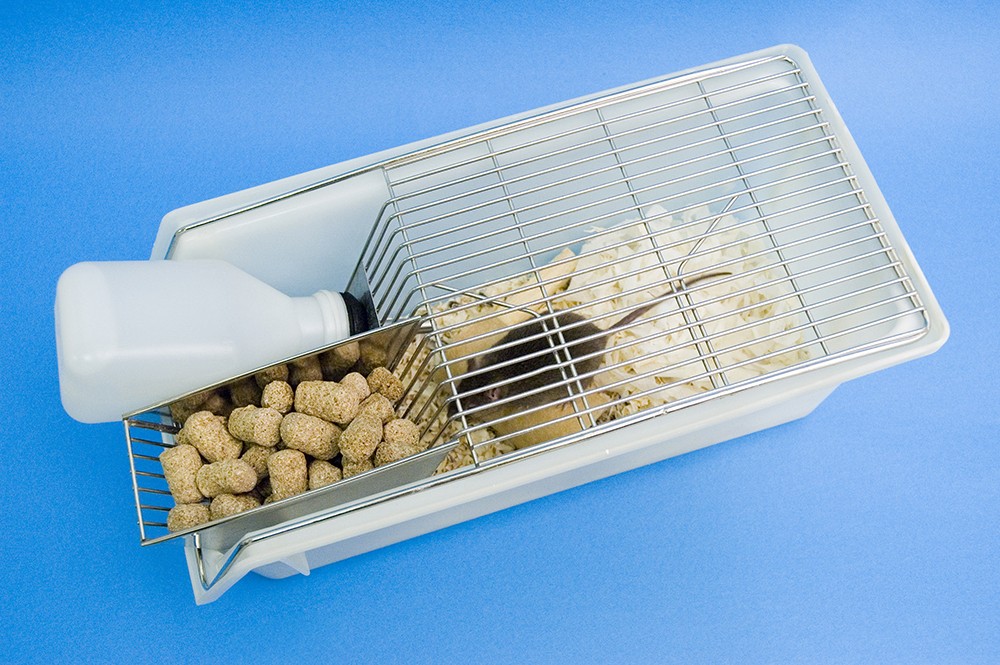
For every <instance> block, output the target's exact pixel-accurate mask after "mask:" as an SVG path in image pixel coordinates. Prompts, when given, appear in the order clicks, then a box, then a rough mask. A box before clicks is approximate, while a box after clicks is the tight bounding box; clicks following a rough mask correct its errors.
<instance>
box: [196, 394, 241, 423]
mask: <svg viewBox="0 0 1000 665" xmlns="http://www.w3.org/2000/svg"><path fill="white" fill-rule="evenodd" d="M201 408H202V409H203V410H205V411H211V412H212V413H214V414H215V415H217V416H225V417H226V418H228V417H229V414H230V413H232V412H233V409H234V408H236V407H235V406H234V405H233V403H232V402H230V401H229V399H228V398H227V397H226V396H225V395H223V394H222V393H219V392H214V393H212V394H211V395H209V396H208V399H206V400H205V403H204V404H202V405H201Z"/></svg>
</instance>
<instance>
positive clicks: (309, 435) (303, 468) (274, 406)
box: [160, 343, 427, 531]
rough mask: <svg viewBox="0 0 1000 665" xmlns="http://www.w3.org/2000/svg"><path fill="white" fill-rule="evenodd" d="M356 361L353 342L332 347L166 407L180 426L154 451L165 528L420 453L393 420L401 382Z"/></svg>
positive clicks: (405, 427)
mask: <svg viewBox="0 0 1000 665" xmlns="http://www.w3.org/2000/svg"><path fill="white" fill-rule="evenodd" d="M363 356H364V354H362V353H361V352H360V350H359V346H358V344H357V343H354V344H346V345H342V346H339V347H337V348H336V349H333V350H331V351H327V352H325V353H323V354H320V355H319V356H311V357H309V358H305V359H302V360H300V361H295V362H292V363H289V364H287V365H276V366H274V367H270V368H268V369H267V370H264V371H262V372H258V373H257V374H256V375H254V376H253V377H250V378H247V379H243V380H242V381H238V382H236V383H234V384H232V385H230V386H228V387H227V388H226V389H224V390H217V391H209V392H205V393H199V394H198V395H193V396H191V397H189V398H186V399H184V400H182V401H179V402H176V403H174V404H172V405H171V407H170V410H171V413H172V415H173V417H174V420H176V421H177V422H179V423H183V424H184V426H183V427H182V428H181V430H180V431H179V432H178V433H177V434H176V436H175V441H176V445H174V446H173V447H171V448H168V449H166V450H164V451H163V453H162V454H161V455H160V463H161V465H162V467H163V475H164V477H165V478H166V481H167V485H168V486H169V488H170V493H171V495H172V496H173V499H174V502H175V504H176V505H175V506H174V507H173V508H172V509H171V510H170V512H169V513H168V515H167V528H168V529H169V530H170V531H181V530H183V529H188V528H191V527H194V526H198V525H200V524H204V523H206V522H209V521H211V520H216V519H221V518H223V517H228V516H229V515H234V514H236V513H240V512H243V511H245V510H250V509H251V508H256V507H257V506H260V505H262V504H266V503H271V502H274V501H279V500H281V499H285V498H288V497H291V496H295V495H297V494H301V493H303V492H306V491H307V490H313V489H317V488H320V487H324V486H326V485H329V484H331V483H335V482H337V481H339V480H341V479H343V478H349V477H350V476H353V475H357V474H359V473H362V472H364V471H368V470H370V469H374V468H375V467H377V466H382V465H384V464H389V463H391V462H395V461H397V460H400V459H403V458H404V457H408V456H410V455H414V454H416V453H418V452H421V451H423V450H425V449H426V448H427V446H426V445H425V444H423V443H421V441H420V433H419V431H418V429H417V426H416V425H414V424H413V422H411V421H410V420H408V419H405V418H397V417H396V412H395V409H394V408H393V405H394V404H395V403H397V402H398V401H399V399H400V398H401V397H402V394H403V384H402V383H401V382H400V380H399V378H398V377H396V376H395V375H394V374H393V373H392V372H390V371H389V370H388V369H386V368H385V367H383V366H380V365H373V364H372V363H371V358H365V357H363ZM383 362H384V360H383Z"/></svg>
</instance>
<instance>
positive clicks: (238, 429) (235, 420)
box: [229, 404, 282, 446]
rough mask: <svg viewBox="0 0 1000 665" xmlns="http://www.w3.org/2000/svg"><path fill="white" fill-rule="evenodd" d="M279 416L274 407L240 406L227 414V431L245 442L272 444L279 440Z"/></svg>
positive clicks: (262, 444)
mask: <svg viewBox="0 0 1000 665" xmlns="http://www.w3.org/2000/svg"><path fill="white" fill-rule="evenodd" d="M281 418H282V416H281V413H280V412H279V411H278V410H276V409H271V408H268V407H264V408H258V407H256V406H254V405H253V404H250V405H248V406H242V407H240V408H238V409H234V410H233V412H232V413H231V414H230V415H229V433H230V434H232V435H233V436H235V437H236V438H237V439H240V440H241V441H246V442H247V443H256V444H257V445H258V446H273V445H276V444H277V443H278V441H280V440H281V434H280V433H279V428H280V427H281Z"/></svg>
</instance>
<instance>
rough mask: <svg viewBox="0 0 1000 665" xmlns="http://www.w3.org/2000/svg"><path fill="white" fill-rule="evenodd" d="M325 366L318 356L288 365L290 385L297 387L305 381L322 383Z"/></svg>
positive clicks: (294, 361)
mask: <svg viewBox="0 0 1000 665" xmlns="http://www.w3.org/2000/svg"><path fill="white" fill-rule="evenodd" d="M322 380H323V366H322V365H321V364H320V362H319V358H317V357H316V356H308V357H306V358H299V359H298V360H293V361H292V362H290V363H288V383H290V384H292V386H297V385H299V384H300V383H302V382H303V381H322Z"/></svg>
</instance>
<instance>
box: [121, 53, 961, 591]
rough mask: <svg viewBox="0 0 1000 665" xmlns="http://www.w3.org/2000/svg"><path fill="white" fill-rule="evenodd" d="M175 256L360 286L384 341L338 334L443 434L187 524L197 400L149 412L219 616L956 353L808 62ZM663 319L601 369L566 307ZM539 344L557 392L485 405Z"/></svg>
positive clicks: (187, 226)
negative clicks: (364, 468)
mask: <svg viewBox="0 0 1000 665" xmlns="http://www.w3.org/2000/svg"><path fill="white" fill-rule="evenodd" d="M152 258H153V259H169V260H174V259H191V258H216V259H223V260H225V261H228V262H230V263H232V264H234V265H236V266H237V267H239V268H242V269H243V270H245V271H247V272H249V273H250V274H252V275H254V276H256V277H257V278H259V279H261V280H263V281H265V282H267V283H268V284H270V285H272V286H274V287H276V288H278V289H280V290H282V291H284V292H285V293H287V294H289V295H308V294H310V293H312V292H314V291H316V290H317V289H319V288H342V287H343V286H345V285H347V287H348V289H349V290H350V292H351V293H353V294H354V295H355V296H357V297H358V298H359V299H360V300H362V301H363V302H364V303H365V305H366V307H367V308H368V310H369V316H370V317H371V318H372V320H375V321H377V322H378V324H379V326H380V327H379V328H378V329H376V330H374V331H372V332H369V333H366V334H364V335H361V336H359V337H356V338H352V339H351V340H348V341H346V342H341V343H338V344H353V343H358V342H360V343H361V344H362V346H364V347H365V348H367V349H368V350H369V352H372V353H375V354H377V355H378V356H379V358H381V360H382V361H383V362H385V363H386V364H388V365H389V366H390V367H391V368H392V369H394V370H395V371H396V373H397V374H398V375H399V376H400V377H401V378H402V380H403V384H404V386H406V387H407V394H406V396H404V398H403V399H402V400H401V402H400V404H399V405H398V412H399V413H401V414H402V413H405V414H406V415H408V416H410V417H412V418H413V419H414V420H415V421H416V422H417V423H418V425H419V426H420V428H421V432H422V436H423V437H424V441H425V443H429V444H432V445H430V447H429V448H428V449H427V450H425V451H424V452H422V453H419V454H416V455H414V456H412V457H410V458H407V459H404V460H401V461H398V462H395V463H393V464H389V465H387V466H381V467H377V468H375V469H374V470H372V471H368V472H366V473H363V474H361V475H357V476H353V477H351V478H349V479H346V480H343V481H340V482H338V483H334V484H333V485H330V486H327V487H325V488H322V489H319V490H314V491H311V492H307V493H306V494H303V495H300V496H297V497H292V498H290V499H285V500H282V501H279V502H275V503H273V504H270V505H264V506H261V507H260V508H256V509H253V510H251V511H249V512H246V513H242V514H239V515H234V516H231V517H229V518H225V519H222V520H217V521H216V522H210V523H209V524H206V525H203V526H201V527H197V528H192V529H188V530H186V531H182V532H179V533H169V532H167V530H166V529H165V524H164V523H165V515H166V511H167V509H168V508H169V507H170V506H171V505H172V502H171V501H170V497H169V493H168V492H167V491H166V489H165V488H166V485H165V483H164V481H163V477H162V470H161V468H160V466H159V462H158V459H157V458H158V455H159V453H160V452H161V451H162V450H163V449H164V448H165V447H167V446H170V445H173V442H174V441H173V433H175V432H176V431H177V423H174V422H173V421H172V420H171V418H170V416H169V411H168V410H167V409H166V408H165V406H166V405H167V404H169V403H170V402H172V401H174V400H176V399H177V398H178V397H180V396H177V395H170V396H167V395H165V396H164V398H165V399H164V402H163V403H162V404H158V405H152V406H151V407H150V408H148V409H144V410H143V411H142V412H140V413H135V414H127V415H126V417H125V419H124V421H125V430H126V436H127V439H128V446H129V455H130V463H131V467H132V477H133V480H134V489H135V498H136V504H137V510H138V514H139V527H140V534H141V539H142V542H143V544H152V543H158V542H162V541H165V540H170V539H172V538H177V537H182V538H183V541H184V549H185V553H186V558H187V564H188V569H189V572H190V576H191V581H192V585H193V589H194V595H195V599H196V601H197V602H198V603H206V602H210V601H212V600H214V599H215V598H217V597H218V596H219V595H221V594H222V593H223V592H224V591H225V590H226V589H228V588H229V587H230V586H231V585H232V584H233V583H235V582H236V581H237V580H238V579H240V578H241V577H242V576H243V575H245V574H246V573H247V572H250V571H254V572H257V573H259V574H261V575H264V576H267V577H273V578H280V577H285V576H288V575H292V574H295V573H302V574H308V573H309V572H310V570H311V569H313V568H316V567H317V566H322V565H325V564H328V563H332V562H335V561H338V560H340V559H344V558H346V557H350V556H353V555H355V554H359V553H362V552H366V551H369V550H372V549H375V548H378V547H382V546H384V545H388V544H390V543H394V542H398V541H401V540H404V539H407V538H411V537H413V536H416V535H420V534H423V533H426V532H429V531H432V530H435V529H439V528H442V527H445V526H448V525H451V524H455V523H458V522H461V521H464V520H468V519H471V518H474V517H477V516H480V515H484V514H486V513H490V512H492V511H496V510H500V509H503V508H506V507H508V506H511V505H515V504H518V503H521V502H524V501H528V500H530V499H533V498H536V497H540V496H544V495H546V494H550V493H553V492H557V491H560V490H563V489H566V488H569V487H573V486H575V485H579V484H581V483H584V482H587V481H590V480H594V479H597V478H602V477H605V476H608V475H611V474H615V473H618V472H621V471H625V470H628V469H632V468H635V467H637V466H640V465H644V464H648V463H651V462H655V461H658V460H662V459H665V458H668V457H671V456H674V455H679V454H681V453H685V452H688V451H691V450H695V449H697V448H701V447H704V446H707V445H710V444H713V443H717V442H720V441H724V440H727V439H731V438H734V437H738V436H741V435H744V434H747V433H749V432H753V431H757V430H760V429H763V428H767V427H771V426H774V425H778V424H780V423H784V422H787V421H790V420H793V419H796V418H800V417H802V416H805V415H806V414H808V413H809V412H810V411H812V409H814V408H815V407H816V406H817V405H818V404H819V403H820V402H821V401H822V400H823V399H824V398H825V397H826V396H827V395H828V394H830V392H831V391H832V390H833V389H834V388H835V387H836V386H837V385H839V384H840V383H841V382H843V381H846V380H847V379H851V378H854V377H858V376H861V375H863V374H867V373H869V372H873V371H875V370H878V369H881V368H884V367H888V366H890V365H894V364H896V363H900V362H903V361H905V360H909V359H912V358H916V357H918V356H922V355H925V354H928V353H931V352H933V351H934V350H936V349H937V348H938V347H939V346H940V345H941V344H943V343H944V341H945V339H946V338H947V335H948V327H947V323H946V321H945V319H944V317H943V315H942V313H941V310H940V308H939V306H938V304H937V302H936V301H935V299H934V296H933V294H932V293H931V291H930V288H929V287H928V285H927V282H926V281H925V279H924V276H923V275H922V274H921V272H920V269H919V268H918V266H917V264H916V262H915V261H914V259H913V256H912V255H911V253H910V250H909V248H908V247H907V245H906V242H905V241H904V239H903V237H902V235H901V233H900V231H899V228H898V227H897V225H896V221H895V220H894V219H893V216H892V214H891V212H890V211H889V208H888V206H887V205H886V202H885V200H884V199H883V197H882V195H881V193H880V192H879V189H878V187H877V186H876V184H875V181H874V180H873V178H872V175H871V173H870V172H869V170H868V168H867V166H866V165H865V162H864V160H863V159H862V157H861V155H860V153H859V152H858V148H857V147H856V146H855V144H854V141H853V140H852V139H851V136H850V134H849V133H848V131H847V129H846V127H845V126H844V123H843V121H842V120H841V118H840V116H839V114H838V113H837V110H836V108H835V107H834V105H833V102H832V101H831V100H830V98H829V96H828V94H827V92H826V90H825V89H824V88H823V85H822V83H821V82H820V80H819V77H818V76H817V74H816V71H815V70H814V68H813V66H812V64H811V63H810V61H809V58H808V57H807V55H806V54H805V53H804V52H803V51H802V50H800V49H798V48H797V47H794V46H778V47H774V48H770V49H767V50H764V51H759V52H756V53H752V54H749V55H744V56H740V57H737V58H732V59H729V60H725V61H722V62H718V63H715V64H711V65H707V66H704V67H698V68H696V69H692V70H688V71H684V72H680V73H677V74H671V75H668V76H664V77H662V78H657V79H653V80H650V81H646V82H643V83H639V84H635V85H629V86H626V87H622V88H618V89H615V90H611V91H607V92H602V93H599V94H595V95H591V96H588V97H584V98H581V99H577V100H574V101H571V102H566V103H562V104H557V105H554V106H550V107H547V108H544V109H539V110H536V111H531V112H528V113H523V114H520V115H517V116H514V117H511V118H506V119H503V120H498V121H496V122H491V123H487V124H485V125H481V126H479V127H474V128H471V129H467V130H463V131H459V132H454V133H451V134H448V135H445V136H442V137H438V138H434V139H429V140H426V141H422V142H419V143H415V144H412V145H408V146H404V147H401V148H397V149H394V150H389V151H386V152H382V153H378V154H375V155H371V156H368V157H362V158H359V159H354V160H351V161H348V162H344V163H342V164H338V165H334V166H330V167H326V168H322V169H319V170H316V171H312V172H309V173H304V174H301V175H297V176H294V177H291V178H287V179H284V180H280V181H277V182H273V183H269V184H266V185H262V186H260V187H255V188H253V189H249V190H246V191H242V192H237V193H234V194H231V195H228V196H224V197H221V198H218V199H214V200H210V201H206V202H203V203H198V204H195V205H192V206H188V207H185V208H181V209H179V210H176V211H174V212H171V213H170V214H168V215H167V216H166V217H165V218H164V219H163V221H162V224H161V226H160V229H159V233H158V235H157V238H156V242H155V245H154V247H153V252H152ZM651 301H656V303H657V306H656V307H654V308H653V309H651V310H650V311H648V312H646V313H644V314H643V315H642V316H641V317H640V318H639V320H638V321H636V322H635V323H634V324H632V325H630V326H629V327H628V328H627V330H623V331H619V332H616V333H615V334H614V335H613V336H611V338H610V341H609V342H608V351H607V353H606V355H602V359H603V362H602V363H601V364H600V366H599V367H598V369H596V370H586V368H582V365H581V364H580V360H579V359H577V360H576V361H575V362H570V360H569V357H568V356H567V352H568V351H573V349H572V348H569V347H570V345H569V344H568V342H567V339H568V337H569V335H570V333H571V332H572V331H571V330H569V329H568V327H567V325H568V323H567V320H565V319H563V318H559V317H557V316H556V315H555V312H556V311H557V310H559V311H566V310H569V311H574V312H576V313H578V314H579V315H580V316H581V317H582V319H580V320H583V321H589V322H592V323H594V324H595V325H598V326H599V327H600V328H606V327H608V326H610V325H611V324H612V323H614V322H615V321H616V320H618V319H619V318H621V317H622V316H623V315H624V314H625V313H627V312H629V311H632V310H633V309H634V308H635V307H636V306H638V305H641V304H642V303H648V302H651ZM528 326H541V327H540V328H532V330H535V329H537V330H543V331H545V332H544V333H541V334H540V335H536V337H537V338H538V339H539V340H540V341H541V342H542V343H543V348H542V351H540V352H538V353H536V356H537V357H545V358H547V359H548V362H549V363H550V366H551V367H552V368H553V369H554V372H555V374H553V375H552V376H555V378H554V379H551V380H550V381H549V383H550V385H548V386H546V390H547V391H548V392H546V394H547V395H548V396H549V397H548V399H549V401H548V402H546V403H543V404H539V403H537V401H534V402H533V401H531V400H530V399H529V400H528V401H525V398H524V397H523V396H518V395H517V394H516V393H512V392H510V391H506V392H505V391H504V389H505V388H508V387H509V386H510V385H511V383H512V382H511V381H506V380H505V379H503V377H504V376H511V375H514V374H516V372H517V371H523V370H517V369H516V368H517V367H525V366H526V365H523V364H522V363H523V361H524V359H523V358H522V359H520V360H518V361H517V362H515V363H513V364H512V365H510V366H509V367H508V370H507V372H506V373H505V374H496V373H495V372H494V375H493V376H494V379H496V377H497V376H500V377H501V378H500V379H497V380H493V383H492V384H490V385H488V386H486V387H485V388H483V391H486V390H494V393H492V394H493V395H494V397H495V396H496V395H498V394H499V395H514V397H509V398H507V404H506V405H507V406H508V407H511V408H501V407H502V406H503V405H502V404H500V402H503V400H504V398H503V397H501V399H500V401H499V402H497V403H496V404H495V405H493V406H490V405H489V404H487V405H486V406H485V407H484V405H483V404H481V403H480V402H478V401H477V400H476V395H475V394H473V392H471V391H470V390H469V389H468V387H469V386H470V385H473V383H472V380H471V379H470V377H472V376H475V375H477V368H478V370H479V373H480V374H481V373H482V372H481V370H482V368H483V367H484V366H488V362H489V361H488V357H489V352H488V350H487V349H488V347H489V346H490V345H492V344H495V343H497V342H498V341H502V339H501V338H502V337H503V336H504V335H505V334H506V333H507V332H509V331H511V330H515V329H527V327H528ZM335 346H338V345H334V347H335ZM329 348H333V347H328V348H325V349H317V350H311V351H310V352H309V354H306V355H312V354H318V353H320V352H323V351H326V350H329ZM515 350H518V349H515ZM520 351H522V352H523V349H520ZM286 360H288V359H285V358H276V359H275V362H276V363H277V362H284V361H286ZM258 369H261V368H234V375H235V374H236V373H237V372H239V373H241V376H244V377H245V376H249V375H251V374H252V373H253V371H255V370H258ZM496 369H497V368H496V367H494V368H493V370H496ZM239 378H240V377H239V376H234V377H232V379H231V380H236V379H239ZM523 378H524V377H522V379H523ZM226 383H229V382H223V384H220V385H224V384H226ZM197 388H198V389H202V388H205V386H198V387H197ZM553 390H554V392H553ZM463 391H464V393H465V394H463ZM192 392H194V391H192ZM482 394H485V393H482ZM537 394H540V393H538V392H536V396H537ZM479 396H481V394H480V395H479ZM529 397H530V396H529ZM536 404H537V405H536ZM463 462H464V465H463Z"/></svg>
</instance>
